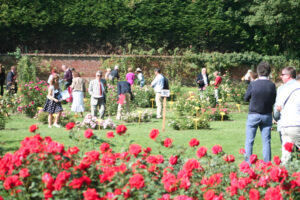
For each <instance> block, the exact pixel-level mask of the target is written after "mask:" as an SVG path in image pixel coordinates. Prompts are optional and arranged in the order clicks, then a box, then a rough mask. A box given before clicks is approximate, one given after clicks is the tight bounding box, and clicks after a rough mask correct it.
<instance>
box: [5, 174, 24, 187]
mask: <svg viewBox="0 0 300 200" xmlns="http://www.w3.org/2000/svg"><path fill="white" fill-rule="evenodd" d="M22 184H23V183H22V182H21V181H20V180H19V177H18V176H17V175H13V176H8V177H7V178H6V179H5V181H4V183H3V187H4V188H5V189H6V190H10V189H13V188H14V187H17V186H19V185H22Z"/></svg>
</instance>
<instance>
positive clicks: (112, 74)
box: [110, 65, 120, 84]
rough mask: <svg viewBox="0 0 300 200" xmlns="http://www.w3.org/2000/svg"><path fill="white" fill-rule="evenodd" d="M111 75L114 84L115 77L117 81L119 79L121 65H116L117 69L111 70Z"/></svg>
mask: <svg viewBox="0 0 300 200" xmlns="http://www.w3.org/2000/svg"><path fill="white" fill-rule="evenodd" d="M110 76H111V81H112V83H113V84H114V81H115V79H117V81H119V79H120V76H119V66H118V65H116V66H115V69H114V70H112V71H111V72H110Z"/></svg>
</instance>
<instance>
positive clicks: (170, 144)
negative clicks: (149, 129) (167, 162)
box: [164, 138, 173, 148]
mask: <svg viewBox="0 0 300 200" xmlns="http://www.w3.org/2000/svg"><path fill="white" fill-rule="evenodd" d="M172 142H173V140H172V139H171V138H166V139H165V141H164V146H165V147H167V148H168V147H170V146H172Z"/></svg>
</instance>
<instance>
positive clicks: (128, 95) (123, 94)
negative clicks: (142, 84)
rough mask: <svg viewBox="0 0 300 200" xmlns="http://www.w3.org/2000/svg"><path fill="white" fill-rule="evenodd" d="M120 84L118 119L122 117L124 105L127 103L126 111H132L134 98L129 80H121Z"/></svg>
mask: <svg viewBox="0 0 300 200" xmlns="http://www.w3.org/2000/svg"><path fill="white" fill-rule="evenodd" d="M117 86H118V97H119V100H118V112H117V120H121V117H122V105H123V104H126V112H127V113H129V112H130V105H129V102H130V100H132V99H133V95H132V92H131V85H130V83H129V82H128V81H120V82H118V84H117Z"/></svg>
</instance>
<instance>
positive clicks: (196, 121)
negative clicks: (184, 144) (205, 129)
mask: <svg viewBox="0 0 300 200" xmlns="http://www.w3.org/2000/svg"><path fill="white" fill-rule="evenodd" d="M193 121H194V122H195V129H196V130H198V121H199V118H195V119H193Z"/></svg>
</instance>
